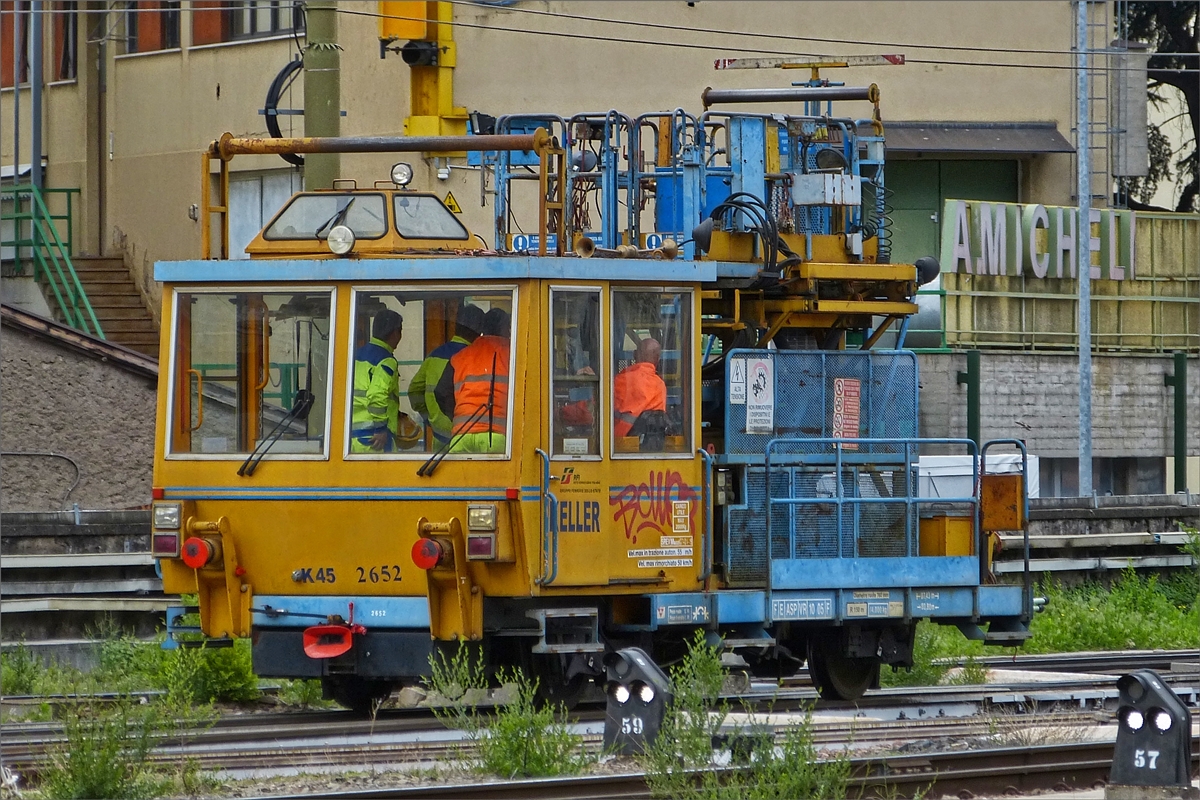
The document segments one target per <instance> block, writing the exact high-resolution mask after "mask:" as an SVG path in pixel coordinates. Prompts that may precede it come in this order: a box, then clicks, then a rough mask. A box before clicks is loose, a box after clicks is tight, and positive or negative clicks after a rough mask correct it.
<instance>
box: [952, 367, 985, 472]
mask: <svg viewBox="0 0 1200 800" xmlns="http://www.w3.org/2000/svg"><path fill="white" fill-rule="evenodd" d="M957 380H958V382H959V383H960V384H963V383H965V384H966V385H967V438H968V439H970V440H971V441H973V442H974V443H975V448H976V452H979V447H980V439H981V438H982V437H981V436H980V435H979V351H978V350H968V351H967V371H966V372H960V373H958V376H957Z"/></svg>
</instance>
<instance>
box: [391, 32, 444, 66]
mask: <svg viewBox="0 0 1200 800" xmlns="http://www.w3.org/2000/svg"><path fill="white" fill-rule="evenodd" d="M400 58H402V59H403V60H404V63H405V64H408V65H409V66H410V67H436V66H437V65H438V46H437V44H436V43H435V42H425V41H421V40H419V39H414V40H412V41H411V42H408V43H407V44H405V45H404V46H403V47H401V48H400Z"/></svg>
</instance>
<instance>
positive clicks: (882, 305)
mask: <svg viewBox="0 0 1200 800" xmlns="http://www.w3.org/2000/svg"><path fill="white" fill-rule="evenodd" d="M813 310H814V311H825V312H830V313H836V314H877V315H880V316H907V315H909V314H916V313H917V304H916V303H896V302H891V301H887V300H815V301H813Z"/></svg>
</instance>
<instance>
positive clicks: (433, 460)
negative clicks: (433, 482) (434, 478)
mask: <svg viewBox="0 0 1200 800" xmlns="http://www.w3.org/2000/svg"><path fill="white" fill-rule="evenodd" d="M490 408H491V405H490V404H489V403H482V404H481V405H480V406H479V408H477V409H475V413H473V414H471V416H469V417H467V418H466V419H465V420H463V423H462V425H459V426H458V430H457V431H455V432H454V433H452V434H450V438H449V439H447V440H446V443H445V444H443V445H442V446H441V447H439V448H438V449H437V450H436V451H435V452H434V454H433V455H431V456H430V457H429V460H428V461H426V462H425V463H424V464H422V465H421V467H420V469H418V470H417V474H418V475H420V476H421V477H422V478H428V477H429V476H431V475H433V471H434V470H435V469H437V468H438V465H439V464H441V463H442V460H443V459H444V458H445V457H446V454H447V453H449V452H450V448H451V447H454V445H456V444H458V443H459V441H460V440H461V439H462V437H464V436H466V435H467V428H469V427H471V426H472V425H474V424H475V423H476V422H478V421H479V420H480V419H482V418H483V414H484V412H485V411H488V410H489V409H490Z"/></svg>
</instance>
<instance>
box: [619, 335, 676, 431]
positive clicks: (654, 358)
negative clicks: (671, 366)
mask: <svg viewBox="0 0 1200 800" xmlns="http://www.w3.org/2000/svg"><path fill="white" fill-rule="evenodd" d="M661 358H662V345H661V344H659V343H658V341H657V340H655V339H651V338H646V339H642V340H641V341H640V342H638V345H637V350H635V351H634V359H635V361H634V363H632V364H630V365H629V366H628V367H626V368H625V369H623V370H621V371H620V372H618V373H617V377H616V378H614V379H613V406H614V411H615V412H616V415H617V418H616V426H615V430H616V435H617V436H629V435H630V432H631V430H632V428H633V424H634V423H635V422H637V418H638V417H640V416H641V415H642V414H643V413H645V412H647V411H666V410H667V384H666V383H665V382H664V381H663V379H662V378H661V377H659V375H658V362H659V360H661Z"/></svg>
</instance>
